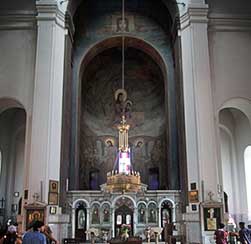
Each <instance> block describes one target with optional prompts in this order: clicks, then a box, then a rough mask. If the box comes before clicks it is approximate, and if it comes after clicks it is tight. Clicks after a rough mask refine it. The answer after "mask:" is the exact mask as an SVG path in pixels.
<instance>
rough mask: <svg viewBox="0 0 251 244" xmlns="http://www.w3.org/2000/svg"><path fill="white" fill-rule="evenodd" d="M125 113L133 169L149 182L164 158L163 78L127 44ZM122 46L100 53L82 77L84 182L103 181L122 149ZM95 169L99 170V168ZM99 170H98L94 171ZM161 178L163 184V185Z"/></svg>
mask: <svg viewBox="0 0 251 244" xmlns="http://www.w3.org/2000/svg"><path fill="white" fill-rule="evenodd" d="M125 70H126V71H125V89H126V91H127V102H126V107H125V110H126V117H127V118H126V119H127V122H128V123H129V124H130V126H131V129H130V131H129V144H130V148H131V159H132V165H133V169H134V170H136V171H139V172H141V177H142V181H143V182H144V183H146V184H149V179H150V178H149V174H151V170H153V169H156V170H155V173H156V172H157V171H161V170H162V168H163V167H165V164H166V158H167V157H166V154H167V149H166V139H165V138H166V130H165V128H166V116H165V96H164V81H163V77H162V73H161V71H160V68H159V67H158V65H157V64H156V63H154V62H153V60H152V59H151V58H150V57H149V56H148V55H146V54H144V53H143V52H141V51H139V50H137V49H134V48H127V49H126V63H125ZM120 87H121V48H119V47H118V48H111V49H108V50H106V51H104V52H103V53H101V54H99V55H98V56H96V57H95V58H94V59H93V60H92V61H91V62H90V63H89V65H88V66H87V68H86V70H85V72H84V75H83V80H82V108H81V109H82V115H81V138H80V141H81V143H80V162H81V163H80V164H81V175H80V177H81V178H80V184H81V188H82V189H88V188H90V187H91V184H92V183H91V181H92V180H93V179H92V178H93V177H94V178H95V177H96V179H98V181H99V182H98V184H95V187H97V185H99V184H102V183H104V182H105V179H106V173H107V172H109V171H111V170H113V169H114V166H115V161H116V152H117V150H118V148H117V147H118V141H117V140H118V131H117V125H118V123H119V122H120V116H118V114H119V109H120V108H119V106H120V105H119V99H120V97H119V94H117V96H116V97H115V96H114V93H115V91H116V90H117V89H119V88H120ZM95 172H96V173H95ZM95 174H96V175H95ZM164 185H166V183H165V182H163V181H162V182H161V184H160V185H159V186H158V187H159V188H165V186H164Z"/></svg>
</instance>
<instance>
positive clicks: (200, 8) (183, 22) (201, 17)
mask: <svg viewBox="0 0 251 244" xmlns="http://www.w3.org/2000/svg"><path fill="white" fill-rule="evenodd" d="M192 23H204V24H207V23H208V5H206V4H196V5H195V4H191V5H188V7H187V11H186V12H185V13H184V14H182V15H181V16H180V27H181V30H183V29H185V28H187V27H188V26H190V24H192Z"/></svg>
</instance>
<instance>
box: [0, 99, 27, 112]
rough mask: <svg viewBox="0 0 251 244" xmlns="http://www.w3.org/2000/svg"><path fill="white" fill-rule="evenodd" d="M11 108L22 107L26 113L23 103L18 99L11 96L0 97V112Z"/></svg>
mask: <svg viewBox="0 0 251 244" xmlns="http://www.w3.org/2000/svg"><path fill="white" fill-rule="evenodd" d="M11 108H22V109H24V111H25V113H26V110H25V108H24V106H23V104H22V103H21V102H19V101H18V100H16V99H14V98H11V97H1V98H0V114H1V113H2V112H4V111H5V110H8V109H11Z"/></svg>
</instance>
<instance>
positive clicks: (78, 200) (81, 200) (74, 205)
mask: <svg viewBox="0 0 251 244" xmlns="http://www.w3.org/2000/svg"><path fill="white" fill-rule="evenodd" d="M79 202H84V203H85V204H86V207H87V208H90V204H89V202H88V201H87V200H85V199H83V198H81V199H77V200H75V201H74V202H73V204H72V208H74V209H75V208H76V206H77V204H78V203H79Z"/></svg>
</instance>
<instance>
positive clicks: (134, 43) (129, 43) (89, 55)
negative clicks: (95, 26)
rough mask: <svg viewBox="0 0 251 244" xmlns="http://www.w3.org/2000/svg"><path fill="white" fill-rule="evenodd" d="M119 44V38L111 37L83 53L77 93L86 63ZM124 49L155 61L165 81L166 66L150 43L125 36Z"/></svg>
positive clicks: (96, 43) (160, 55)
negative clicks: (130, 48) (147, 56)
mask: <svg viewBox="0 0 251 244" xmlns="http://www.w3.org/2000/svg"><path fill="white" fill-rule="evenodd" d="M121 42H122V39H121V36H111V37H108V38H104V39H102V40H99V41H97V42H95V43H94V44H93V45H92V46H91V47H90V48H88V49H87V50H86V52H85V53H83V55H82V57H81V59H80V62H79V66H78V71H77V80H78V83H79V84H78V87H79V91H80V90H81V89H80V88H81V87H80V84H81V78H82V75H83V72H84V70H85V68H86V66H87V65H88V63H89V62H90V61H91V60H92V59H93V58H94V57H95V56H97V55H98V54H100V53H102V52H103V51H105V50H107V49H110V48H113V47H118V46H121V45H122V43H121ZM125 47H132V48H135V49H138V50H140V51H142V52H144V53H145V54H147V55H149V56H150V57H151V58H152V59H153V60H154V61H155V63H156V64H157V65H158V66H159V67H160V69H161V71H162V74H163V78H164V80H166V78H167V64H166V62H165V59H164V57H163V55H162V54H161V53H160V52H159V50H158V49H156V48H155V47H154V46H153V45H152V44H151V43H150V42H148V41H146V40H144V39H142V38H139V37H136V36H133V35H125Z"/></svg>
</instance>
